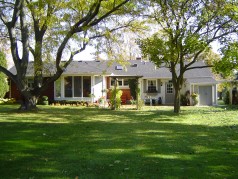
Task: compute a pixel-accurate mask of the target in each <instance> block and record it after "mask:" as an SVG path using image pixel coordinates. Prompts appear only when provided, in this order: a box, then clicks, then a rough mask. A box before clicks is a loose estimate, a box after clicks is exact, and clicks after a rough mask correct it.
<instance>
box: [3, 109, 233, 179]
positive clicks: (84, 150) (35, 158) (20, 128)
mask: <svg viewBox="0 0 238 179" xmlns="http://www.w3.org/2000/svg"><path fill="white" fill-rule="evenodd" d="M75 110H76V109H64V110H59V109H57V108H55V109H54V108H53V109H51V112H47V110H46V111H42V112H39V113H40V114H42V115H43V114H44V116H45V117H46V118H48V119H51V118H52V119H53V118H56V119H57V120H51V121H49V123H46V122H45V121H44V120H43V119H40V120H38V121H37V122H34V120H32V119H31V120H29V118H27V117H26V116H24V115H22V116H21V120H20V122H17V121H13V120H11V117H10V116H8V118H7V120H6V121H5V122H1V123H0V138H1V140H0V146H1V147H0V178H33V177H34V178H75V177H76V176H78V177H79V178H235V177H236V176H238V171H237V170H236V168H237V166H238V146H237V145H238V143H237V137H238V132H237V127H236V126H234V127H229V126H213V127H211V126H206V125H191V124H185V123H179V122H178V120H177V119H178V118H182V117H185V116H183V114H182V115H181V116H174V115H173V114H171V112H169V111H143V112H136V111H109V110H98V109H88V108H87V109H85V108H82V109H77V112H76V111H75ZM24 117H25V118H26V119H24ZM65 118H66V119H65ZM8 120H9V122H8ZM27 121H28V122H27ZM58 121H64V122H58Z"/></svg>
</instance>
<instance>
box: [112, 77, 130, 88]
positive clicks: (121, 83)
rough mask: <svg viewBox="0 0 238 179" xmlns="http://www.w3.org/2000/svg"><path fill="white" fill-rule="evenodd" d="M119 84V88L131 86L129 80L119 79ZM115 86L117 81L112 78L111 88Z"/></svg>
mask: <svg viewBox="0 0 238 179" xmlns="http://www.w3.org/2000/svg"><path fill="white" fill-rule="evenodd" d="M117 82H118V83H117V84H118V86H119V87H128V86H129V80H128V79H122V78H118V79H117ZM114 85H115V79H113V78H111V87H113V86H114Z"/></svg>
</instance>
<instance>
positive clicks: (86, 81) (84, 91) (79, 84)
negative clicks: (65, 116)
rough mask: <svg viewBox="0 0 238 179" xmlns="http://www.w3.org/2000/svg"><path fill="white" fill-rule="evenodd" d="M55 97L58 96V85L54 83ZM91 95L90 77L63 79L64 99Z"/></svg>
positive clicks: (68, 77)
mask: <svg viewBox="0 0 238 179" xmlns="http://www.w3.org/2000/svg"><path fill="white" fill-rule="evenodd" d="M55 86H56V97H58V96H59V95H60V93H59V91H61V90H60V84H59V83H57V81H56V83H55ZM90 93H91V76H67V77H64V97H66V98H70V97H89V96H90Z"/></svg>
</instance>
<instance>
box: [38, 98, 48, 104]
mask: <svg viewBox="0 0 238 179" xmlns="http://www.w3.org/2000/svg"><path fill="white" fill-rule="evenodd" d="M38 104H41V105H48V104H49V102H48V96H42V97H40V98H39V101H38Z"/></svg>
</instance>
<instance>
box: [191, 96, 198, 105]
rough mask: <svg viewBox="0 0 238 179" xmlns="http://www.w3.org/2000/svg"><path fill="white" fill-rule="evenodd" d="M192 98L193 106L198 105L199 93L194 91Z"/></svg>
mask: <svg viewBox="0 0 238 179" xmlns="http://www.w3.org/2000/svg"><path fill="white" fill-rule="evenodd" d="M191 97H192V100H193V106H196V105H197V104H198V94H197V93H192V94H191Z"/></svg>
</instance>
